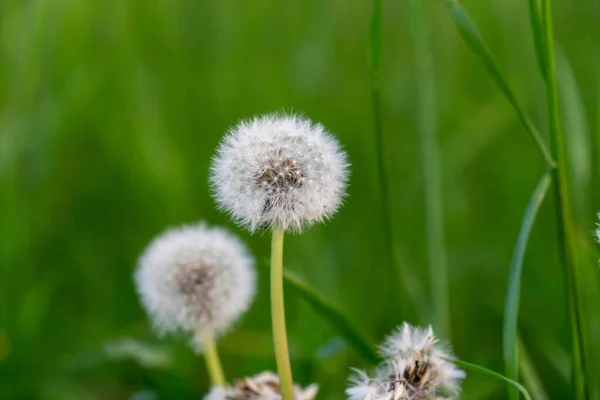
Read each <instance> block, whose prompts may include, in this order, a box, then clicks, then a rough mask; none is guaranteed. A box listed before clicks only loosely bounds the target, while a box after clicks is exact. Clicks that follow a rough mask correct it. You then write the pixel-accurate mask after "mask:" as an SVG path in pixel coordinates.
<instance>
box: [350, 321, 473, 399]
mask: <svg viewBox="0 0 600 400" xmlns="http://www.w3.org/2000/svg"><path fill="white" fill-rule="evenodd" d="M381 355H382V356H383V357H384V359H385V362H384V363H383V364H382V365H381V367H380V369H379V371H378V372H377V374H376V377H375V378H373V379H371V378H369V376H368V375H367V374H366V373H364V372H362V371H357V372H356V373H355V375H353V376H352V377H351V379H350V385H349V387H348V389H347V390H346V394H347V395H348V399H350V400H383V399H386V400H442V399H446V400H450V399H455V398H456V397H457V396H458V394H459V393H460V383H461V380H462V379H464V378H465V372H464V371H462V370H460V369H458V368H457V367H456V366H455V365H454V364H453V363H451V362H449V361H446V360H447V359H449V358H452V353H451V351H450V349H449V348H448V347H447V346H443V345H441V344H440V342H439V340H438V339H437V338H436V337H435V336H434V334H433V330H432V329H431V327H428V328H427V329H420V328H416V327H413V326H411V325H409V324H407V323H404V324H403V325H402V326H401V327H400V328H399V329H398V330H397V332H396V333H394V334H392V335H390V336H388V337H387V339H386V340H385V341H384V343H383V345H382V346H381Z"/></svg>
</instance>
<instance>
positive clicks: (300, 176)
mask: <svg viewBox="0 0 600 400" xmlns="http://www.w3.org/2000/svg"><path fill="white" fill-rule="evenodd" d="M305 181H306V173H305V172H304V170H303V169H302V168H301V167H300V166H299V165H298V163H297V161H296V159H295V158H292V157H285V158H284V157H279V158H277V159H273V160H268V161H267V163H266V164H265V166H264V167H263V168H262V171H261V173H260V175H259V176H258V177H257V182H258V184H259V185H260V187H261V188H263V190H265V191H266V192H268V193H269V194H270V195H275V194H278V193H287V192H289V191H290V190H292V189H294V188H300V187H302V185H303V184H304V182H305Z"/></svg>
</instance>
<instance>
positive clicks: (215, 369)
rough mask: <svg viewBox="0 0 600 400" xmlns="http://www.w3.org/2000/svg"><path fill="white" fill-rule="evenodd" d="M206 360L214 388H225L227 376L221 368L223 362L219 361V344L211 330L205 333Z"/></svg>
mask: <svg viewBox="0 0 600 400" xmlns="http://www.w3.org/2000/svg"><path fill="white" fill-rule="evenodd" d="M203 339H204V360H205V361H206V369H207V370H208V375H209V376H210V381H211V383H212V384H213V386H221V387H223V386H225V375H224V374H223V367H221V360H220V359H219V352H218V351H217V344H216V342H215V339H214V336H213V334H212V332H211V331H210V330H206V331H205V332H204V338H203Z"/></svg>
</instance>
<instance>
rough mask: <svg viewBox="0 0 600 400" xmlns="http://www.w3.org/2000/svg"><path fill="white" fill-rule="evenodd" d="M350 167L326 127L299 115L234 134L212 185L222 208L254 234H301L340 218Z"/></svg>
mask: <svg viewBox="0 0 600 400" xmlns="http://www.w3.org/2000/svg"><path fill="white" fill-rule="evenodd" d="M348 166H349V164H348V161H347V159H346V155H345V153H344V152H343V151H342V150H341V148H340V145H339V144H338V142H337V141H336V140H335V139H334V138H333V137H332V136H331V135H330V134H329V133H328V132H327V131H326V130H325V128H324V127H323V126H322V125H320V124H315V123H313V122H311V121H310V120H308V119H305V118H301V117H300V116H295V115H289V116H285V115H267V116H263V117H256V118H254V119H251V120H247V121H242V122H240V123H239V124H238V125H237V126H235V127H234V128H232V129H231V130H230V131H229V133H228V134H227V135H226V136H225V138H224V139H223V141H222V143H221V145H220V146H219V148H218V151H217V156H216V157H215V158H214V159H213V163H212V167H211V184H212V188H213V194H214V197H215V199H216V201H217V203H218V204H219V206H220V208H221V209H223V210H225V211H227V212H228V213H229V214H231V216H232V217H233V219H234V220H235V221H236V222H237V223H239V224H240V225H243V226H245V227H247V228H248V229H250V231H255V230H257V229H259V228H274V227H280V228H282V229H283V230H293V231H301V230H302V228H303V227H305V226H309V225H312V224H313V223H315V222H319V221H323V220H325V219H328V218H330V217H331V216H332V215H333V214H335V212H336V211H337V209H338V208H339V206H340V204H341V203H342V200H343V198H344V196H345V190H346V185H347V180H348Z"/></svg>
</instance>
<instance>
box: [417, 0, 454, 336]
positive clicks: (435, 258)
mask: <svg viewBox="0 0 600 400" xmlns="http://www.w3.org/2000/svg"><path fill="white" fill-rule="evenodd" d="M425 4H426V3H425V2H424V1H422V0H412V2H411V5H412V12H411V18H410V21H411V30H412V37H413V41H414V47H415V59H416V61H415V64H416V65H415V66H416V68H415V75H416V82H417V90H418V93H417V103H418V116H419V131H420V132H419V137H420V139H421V155H422V159H423V175H424V179H423V182H424V185H425V219H426V230H427V258H428V261H429V279H430V283H431V295H432V300H433V325H434V327H435V329H436V331H437V332H439V333H440V335H441V336H442V337H444V338H446V339H448V340H450V300H449V299H450V296H449V294H448V271H447V264H446V248H445V246H444V207H443V198H442V176H441V175H442V171H441V167H440V159H441V157H440V152H439V146H438V139H437V129H438V127H437V105H436V103H437V101H436V88H435V72H434V62H433V57H432V53H431V48H430V46H431V45H430V43H429V32H428V28H427V18H426V15H427V14H426V11H425Z"/></svg>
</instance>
